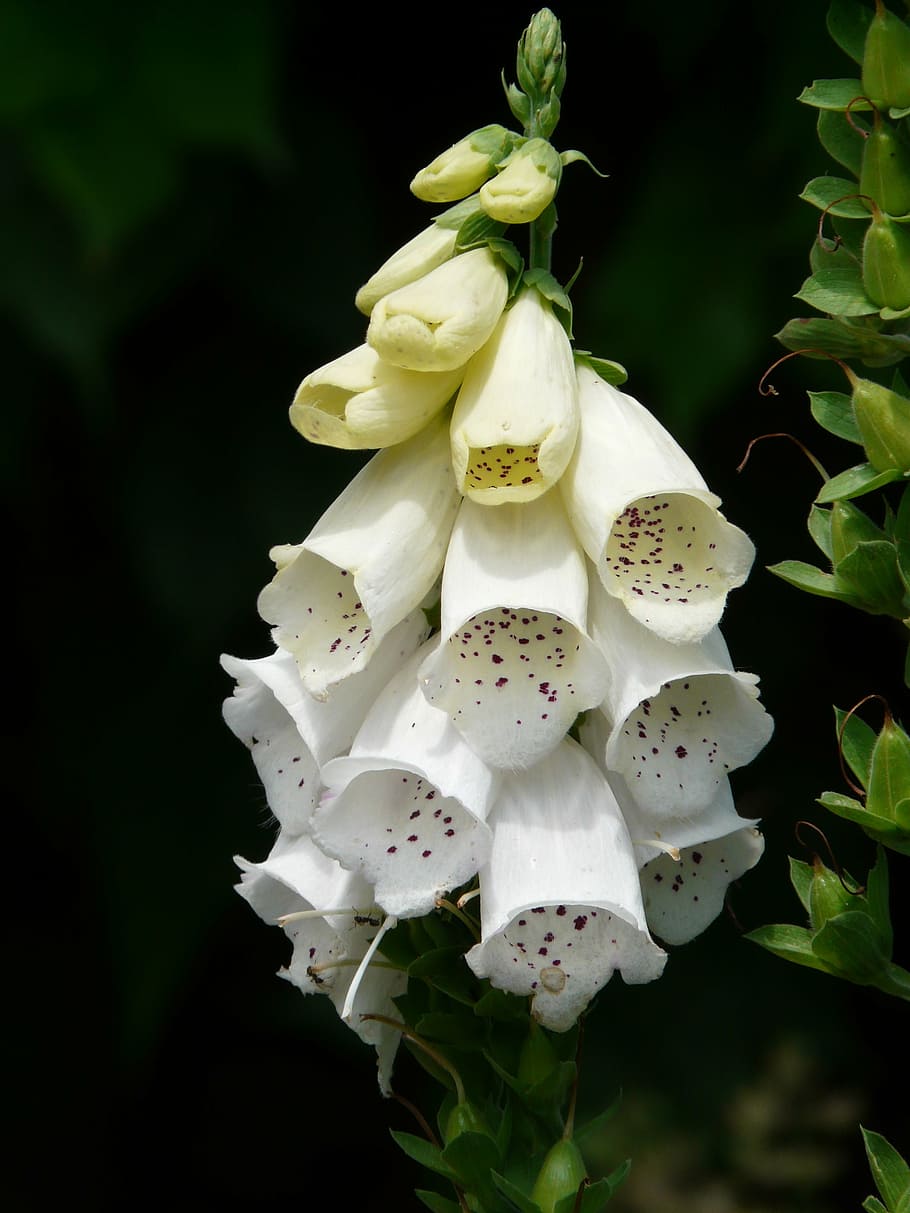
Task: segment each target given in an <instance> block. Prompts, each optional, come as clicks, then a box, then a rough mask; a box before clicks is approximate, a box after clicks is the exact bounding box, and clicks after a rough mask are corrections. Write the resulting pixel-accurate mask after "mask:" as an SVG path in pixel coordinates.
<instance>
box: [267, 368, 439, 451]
mask: <svg viewBox="0 0 910 1213" xmlns="http://www.w3.org/2000/svg"><path fill="white" fill-rule="evenodd" d="M461 378H462V372H461V371H460V370H456V371H439V372H428V373H424V374H421V373H420V372H418V371H406V370H403V369H402V368H401V367H400V366H391V365H390V364H389V363H388V362H383V360H382V359H381V358H380V357H379V355H378V354H377V353H376V351H375V350H373V349H371V348H370V346H368V345H360V346H358V347H357V349H355V350H349V351H348V353H347V354H343V355H342V356H341V357H340V358H336V359H335V361H334V362H330V363H328V364H327V365H326V366H323V367H320V368H319V370H317V371H313V373H312V374H311V375H307V377H306V379H304V381H303V383H301V385H300V387H299V388H298V389H297V394H296V395H295V397H294V400H293V403H292V404H291V408H290V418H291V424H292V425H293V426H294V429H296V430H297V431H298V432H299V433H301V434H302V435H303V436H304V438H308V439H309V441H310V442H316V443H319V444H320V445H322V446H334V447H339V448H341V449H343V450H348V451H352V450H363V449H366V448H370V449H375V448H376V447H383V446H392V445H393V444H394V443H396V442H404V441H405V440H406V439H408V438H410V437H412V435H414V434H416V433H417V432H418V430H421V429H423V427H424V426H425V425H426V424H427V422H429V421H430V420H431V419H432V418H433V417H435V415H436V414H437V413H438V412H439V411H440V409H442V408H443V407H444V406H445V405H446V404H448V402H449V401H450V400H451V399H452V397H453V395H454V394H455V391H456V389H457V388H458V385H459V383H461Z"/></svg>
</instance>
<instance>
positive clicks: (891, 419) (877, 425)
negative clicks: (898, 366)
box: [850, 375, 910, 473]
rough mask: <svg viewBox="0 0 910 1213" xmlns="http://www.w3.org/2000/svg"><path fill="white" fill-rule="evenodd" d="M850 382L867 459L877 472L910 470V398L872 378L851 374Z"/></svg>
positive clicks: (857, 422) (853, 403)
mask: <svg viewBox="0 0 910 1213" xmlns="http://www.w3.org/2000/svg"><path fill="white" fill-rule="evenodd" d="M850 381H851V383H852V385H853V395H852V397H851V401H852V405H853V415H854V417H855V418H856V424H857V426H858V428H859V432H860V436H861V437H862V440H863V446H864V447H865V448H866V458H867V459H868V460H869V462H870V463H871V464H872V466H873V467H874V468H875V470H876V471H877V472H889V471H891V470H892V469H894V468H897V469H898V471H900V472H904V473H906V472H910V400H908V399H907V397H906V396H900V395H898V393H897V392H892V391H891V389H890V388H886V387H883V386H882V384H880V383H874V382H873V381H872V380H871V379H860V378H859V376H857V375H851V379H850Z"/></svg>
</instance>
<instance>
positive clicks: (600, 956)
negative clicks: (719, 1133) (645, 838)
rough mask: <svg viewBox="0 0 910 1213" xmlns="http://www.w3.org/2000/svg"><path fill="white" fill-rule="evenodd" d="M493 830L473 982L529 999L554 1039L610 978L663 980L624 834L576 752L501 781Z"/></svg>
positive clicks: (594, 773) (615, 810)
mask: <svg viewBox="0 0 910 1213" xmlns="http://www.w3.org/2000/svg"><path fill="white" fill-rule="evenodd" d="M492 825H493V851H492V855H491V857H490V862H489V864H488V865H487V866H486V867H485V868H483V869H482V870H481V875H480V890H481V920H482V939H481V942H480V943H479V944H477V945H476V946H475V947H473V948H472V949H471V951H470V952H469V953H468V954H467V957H466V959H467V962H468V964H469V965H470V966H471V968H472V969H473V971H474V972H475V973H476V974H477V976H478V977H488V978H489V979H490V981H491V982H492V984H493V985H494V986H496V987H497V988H498V989H501V990H507V991H509V992H510V993H512V994H519V995H533V997H534V1001H533V1004H532V1014H533V1015H534V1016H535V1018H536V1019H538V1020H539V1021H540V1022H541V1023H542V1024H543V1025H544V1027H547V1028H552V1029H553V1030H554V1031H557V1032H562V1031H566V1030H567V1029H568V1028H570V1027H571V1026H572V1025H573V1024H574V1023H575V1021H576V1019H577V1018H578V1016H579V1015H580V1014H581V1012H582V1011H583V1010H584V1009H585V1007H586V1006H587V1005H588V1003H589V1002H590V1000H591V998H593V996H594V995H595V994H596V992H597V991H598V990H599V989H600V988H601V987H602V986H603V985H605V984H606V983H607V982H608V981H609V980H610V977H611V976H612V975H613V972H614V971H615V970H617V969H619V970H620V972H621V973H622V976H623V979H624V980H625V981H626V982H628V983H629V984H639V983H643V982H647V981H653V980H654V979H655V978H657V977H659V976H660V974H661V972H662V971H663V966H664V963H665V961H666V953H665V952H664V951H663V950H662V949H661V948H659V947H658V946H657V945H656V944H655V943H654V941H653V940H652V939H651V937H650V935H649V934H648V928H647V925H646V922H645V914H644V908H643V905H642V900H641V889H640V886H639V881H638V868H637V865H636V862H635V855H634V852H633V849H632V843H631V840H630V838H629V834H628V831H627V829H626V826H625V823H624V822H623V819H622V815H621V813H620V811H619V807H618V805H617V803H616V800H615V799H614V797H613V794H612V792H611V791H610V788H609V785H608V784H607V782H606V780H605V778H604V777H603V775H602V774H601V772H600V771H599V770H598V769H597V767H596V765H595V763H594V762H593V760H592V759H591V758H589V757H588V755H587V754H586V753H585V752H584V750H583V749H582V748H581V747H580V746H579V745H578V744H577V743H576V742H574V741H572V740H571V739H570V738H566V739H565V740H564V741H563V742H562V743H561V744H560V746H559V747H558V748H557V749H556V750H555V751H554V752H553V753H552V754H550V755H548V757H546V758H545V759H543V760H542V761H541V762H540V763H538V765H537V766H535V767H534V768H533V769H532V770H530V771H524V772H522V773H521V774H516V775H508V776H506V777H505V778H504V779H503V783H502V787H501V790H500V794H499V797H498V799H497V802H496V806H495V808H494V810H493V814H492Z"/></svg>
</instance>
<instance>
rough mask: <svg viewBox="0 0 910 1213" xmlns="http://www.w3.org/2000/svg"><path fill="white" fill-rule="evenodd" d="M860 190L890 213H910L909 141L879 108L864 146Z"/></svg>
mask: <svg viewBox="0 0 910 1213" xmlns="http://www.w3.org/2000/svg"><path fill="white" fill-rule="evenodd" d="M859 191H860V193H861V194H865V195H866V197H867V198H872V199H874V201H875V202H876V204H877V205H878V207H879V208H880V209H881V210H883V211H885V212H886V213H887V214H889V215H906V214H908V213H910V145H908V144H907V143H906V142H905V140H903V139H902V138H901V137H900V135H898V133H897V131H896V130H895V129H894V127H893V126H891V124H890V123H889V122H884V121H883V120H882V117H881V114H879V112H878V110H876V111H875V127H874V129H873V131H872V132H871V134H870V135H869V136H868V138H867V139H866V141H865V144H864V146H863V163H862V168H861V170H860V175H859ZM869 209H870V210H871V209H872V208H871V206H870V207H869Z"/></svg>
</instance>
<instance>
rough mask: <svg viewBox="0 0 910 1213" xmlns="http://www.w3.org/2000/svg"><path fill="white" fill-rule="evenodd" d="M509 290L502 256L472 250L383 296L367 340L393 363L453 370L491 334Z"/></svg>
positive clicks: (428, 369) (411, 367)
mask: <svg viewBox="0 0 910 1213" xmlns="http://www.w3.org/2000/svg"><path fill="white" fill-rule="evenodd" d="M508 293H509V286H508V281H507V278H506V272H505V269H504V268H503V264H502V261H501V260H500V258H499V257H497V256H496V255H495V254H493V253H491V252H490V250H489V249H488V248H477V249H471V250H470V251H469V252H467V253H461V254H459V256H457V257H453V258H452V259H451V260H450V261H446V262H444V263H443V264H442V265H440V266H437V268H436V269H435V270H431V271H430V273H429V274H425V275H424V276H423V277H422V278H418V279H417V281H416V282H410V283H408V285H407V286H402V287H399V288H398V290H397V291H392V292H391V294H389V295H384V296H383V297H382V298H381V299H380V300H379V302H378V303H377V304H376V305H375V307H374V308H373V311H372V313H371V315H370V324H369V328H368V329H367V342H368V343H369V344H370V345H371V346H372V347H373V349H374V350H375V351H376V353H377V354H378V355H379V356H380V358H382V359H383V360H384V361H386V362H391V363H392V365H393V366H400V367H404V368H405V369H406V370H411V371H453V370H456V369H457V368H458V367H462V366H464V364H465V363H466V362H467V361H468V359H469V358H470V357H471V355H472V354H475V353H476V352H477V351H478V350H479V349H480V347H481V346H482V345H483V344H484V342H485V341H487V340H488V339H489V336H490V334H491V333H492V332H493V329H494V328H495V327H496V323H497V321H498V320H499V317H500V316H501V314H502V309H503V308H504V307H505V305H506V299H507V298H508Z"/></svg>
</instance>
